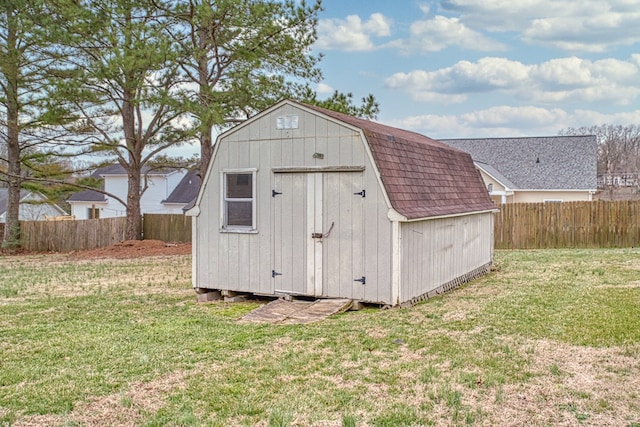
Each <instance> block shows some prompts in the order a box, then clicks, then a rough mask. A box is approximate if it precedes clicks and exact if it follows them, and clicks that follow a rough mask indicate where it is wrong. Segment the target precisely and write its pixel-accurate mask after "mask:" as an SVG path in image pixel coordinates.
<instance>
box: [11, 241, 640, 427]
mask: <svg viewBox="0 0 640 427" xmlns="http://www.w3.org/2000/svg"><path fill="white" fill-rule="evenodd" d="M495 258H496V265H495V270H494V271H493V272H492V273H491V274H490V275H488V276H485V277H483V278H481V279H479V280H476V281H474V282H472V283H470V284H468V285H466V286H464V287H461V288H459V289H457V290H455V291H453V292H451V293H448V294H446V295H444V296H441V297H438V298H435V299H432V300H430V301H427V302H425V303H422V304H420V305H418V306H415V307H413V308H409V309H392V310H380V309H377V308H375V309H374V308H369V309H365V310H362V311H359V312H347V313H344V314H341V315H338V316H334V317H332V318H329V319H327V320H324V321H322V322H319V323H314V324H307V325H282V326H269V325H251V324H249V325H248V324H240V323H238V322H237V319H238V318H239V317H240V316H242V315H243V314H245V313H247V312H249V311H250V310H252V309H254V308H256V307H257V306H258V303H256V302H248V303H233V304H227V303H211V304H197V303H196V302H195V294H194V293H193V290H192V289H191V288H190V286H191V285H190V275H191V265H190V257H189V256H173V257H149V258H138V259H125V260H115V259H114V260H93V261H78V260H77V259H73V258H70V257H67V256H65V255H36V256H18V257H0V426H69V427H71V426H167V425H168V426H254V425H258V426H323V427H328V426H379V427H383V426H429V425H483V426H489V425H538V426H552V425H566V426H573V425H588V426H593V425H612V426H613V425H615V426H627V427H640V249H619V250H544V251H542V250H541V251H511V252H507V251H498V252H496V257H495Z"/></svg>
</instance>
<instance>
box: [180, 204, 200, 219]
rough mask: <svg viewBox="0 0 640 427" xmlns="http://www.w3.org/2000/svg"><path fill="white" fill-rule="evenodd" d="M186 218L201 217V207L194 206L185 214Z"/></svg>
mask: <svg viewBox="0 0 640 427" xmlns="http://www.w3.org/2000/svg"><path fill="white" fill-rule="evenodd" d="M184 214H185V215H186V216H199V215H200V206H197V205H196V206H194V207H192V208H191V209H189V210H188V211H186V212H185V213H184Z"/></svg>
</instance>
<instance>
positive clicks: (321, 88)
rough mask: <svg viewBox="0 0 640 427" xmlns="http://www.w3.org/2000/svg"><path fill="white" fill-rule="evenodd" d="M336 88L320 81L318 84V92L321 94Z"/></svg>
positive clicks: (331, 91)
mask: <svg viewBox="0 0 640 427" xmlns="http://www.w3.org/2000/svg"><path fill="white" fill-rule="evenodd" d="M334 90H335V89H334V88H333V87H331V86H329V85H328V84H326V83H318V86H317V87H316V92H318V94H320V95H324V94H328V93H333V92H334Z"/></svg>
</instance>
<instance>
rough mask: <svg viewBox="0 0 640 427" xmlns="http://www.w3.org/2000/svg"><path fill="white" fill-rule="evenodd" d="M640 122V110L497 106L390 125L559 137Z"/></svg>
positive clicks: (451, 134) (447, 133)
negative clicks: (581, 129) (562, 133)
mask: <svg viewBox="0 0 640 427" xmlns="http://www.w3.org/2000/svg"><path fill="white" fill-rule="evenodd" d="M638 122H640V110H635V111H628V112H623V113H612V114H605V113H600V112H596V111H592V110H575V111H573V112H568V111H566V110H563V109H560V108H551V109H546V108H540V107H534V106H523V107H511V106H504V105H503V106H497V107H492V108H489V109H485V110H476V111H472V112H469V113H465V114H460V115H435V114H427V115H417V116H410V117H406V118H403V119H400V120H394V121H391V122H389V123H388V124H390V125H393V126H397V127H400V128H403V129H409V130H413V131H416V132H420V133H423V134H425V135H427V136H429V137H431V138H436V139H440V138H465V137H469V138H482V137H506V136H512V137H516V136H542V135H557V134H558V131H560V130H561V129H565V128H567V127H574V128H577V127H581V126H593V125H599V124H622V125H627V124H632V123H638Z"/></svg>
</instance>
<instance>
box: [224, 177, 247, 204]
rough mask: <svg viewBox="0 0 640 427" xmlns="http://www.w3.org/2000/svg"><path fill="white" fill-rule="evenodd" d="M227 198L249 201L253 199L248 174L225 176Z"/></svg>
mask: <svg viewBox="0 0 640 427" xmlns="http://www.w3.org/2000/svg"><path fill="white" fill-rule="evenodd" d="M227 197H228V198H232V199H250V198H252V197H253V180H252V179H251V174H250V173H228V174H227Z"/></svg>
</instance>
